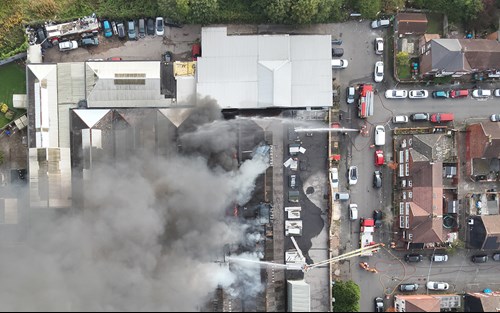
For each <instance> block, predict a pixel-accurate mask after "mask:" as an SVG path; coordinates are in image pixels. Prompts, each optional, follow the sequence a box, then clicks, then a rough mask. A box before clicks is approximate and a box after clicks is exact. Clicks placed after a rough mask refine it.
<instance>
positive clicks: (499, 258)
mask: <svg viewBox="0 0 500 313" xmlns="http://www.w3.org/2000/svg"><path fill="white" fill-rule="evenodd" d="M491 258H492V259H493V261H500V253H498V252H497V253H493V255H492V256H491Z"/></svg>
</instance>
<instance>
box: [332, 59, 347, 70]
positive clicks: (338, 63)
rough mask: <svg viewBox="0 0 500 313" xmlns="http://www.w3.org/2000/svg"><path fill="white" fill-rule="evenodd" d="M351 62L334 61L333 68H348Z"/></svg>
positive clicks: (343, 60)
mask: <svg viewBox="0 0 500 313" xmlns="http://www.w3.org/2000/svg"><path fill="white" fill-rule="evenodd" d="M348 65H349V62H348V61H347V60H345V59H332V68H346V67H347V66H348Z"/></svg>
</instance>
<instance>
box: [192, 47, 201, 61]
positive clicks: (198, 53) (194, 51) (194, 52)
mask: <svg viewBox="0 0 500 313" xmlns="http://www.w3.org/2000/svg"><path fill="white" fill-rule="evenodd" d="M191 54H192V56H193V61H196V60H198V57H201V45H200V44H199V43H195V44H193V46H192V47H191Z"/></svg>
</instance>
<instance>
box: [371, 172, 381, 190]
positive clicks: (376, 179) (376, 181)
mask: <svg viewBox="0 0 500 313" xmlns="http://www.w3.org/2000/svg"><path fill="white" fill-rule="evenodd" d="M373 187H374V188H380V187H382V173H380V171H375V172H373Z"/></svg>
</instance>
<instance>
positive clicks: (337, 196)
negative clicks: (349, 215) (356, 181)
mask: <svg viewBox="0 0 500 313" xmlns="http://www.w3.org/2000/svg"><path fill="white" fill-rule="evenodd" d="M335 200H339V201H346V200H349V193H347V192H336V193H335Z"/></svg>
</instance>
